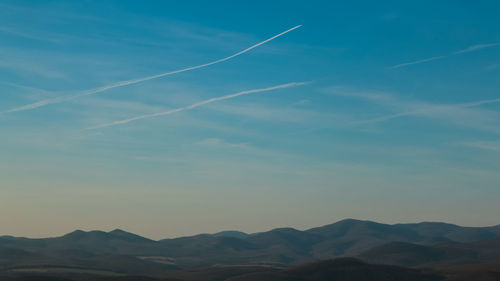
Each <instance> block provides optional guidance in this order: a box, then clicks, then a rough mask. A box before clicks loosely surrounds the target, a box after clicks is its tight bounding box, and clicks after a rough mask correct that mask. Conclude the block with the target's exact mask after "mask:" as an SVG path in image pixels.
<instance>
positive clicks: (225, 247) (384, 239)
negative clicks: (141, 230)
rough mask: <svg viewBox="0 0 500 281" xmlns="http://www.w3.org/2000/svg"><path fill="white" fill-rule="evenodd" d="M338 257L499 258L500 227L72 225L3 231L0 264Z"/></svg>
mask: <svg viewBox="0 0 500 281" xmlns="http://www.w3.org/2000/svg"><path fill="white" fill-rule="evenodd" d="M337 257H357V258H360V259H362V260H365V261H369V262H377V263H387V264H396V265H404V266H424V265H432V264H439V263H450V262H453V263H461V262H463V263H469V262H476V261H477V262H487V261H496V260H500V226H492V227H462V226H458V225H453V224H446V223H437V222H423V223H412V224H392V225H389V224H382V223H377V222H372V221H361V220H354V219H346V220H342V221H339V222H336V223H333V224H329V225H325V226H322V227H317V228H312V229H308V230H304V231H301V230H296V229H293V228H278V229H273V230H271V231H267V232H261V233H255V234H246V233H243V232H238V231H225V232H220V233H216V234H200V235H195V236H189V237H180V238H174V239H163V240H158V241H155V240H151V239H147V238H144V237H141V236H138V235H136V234H132V233H129V232H126V231H123V230H114V231H111V232H103V231H89V232H85V231H81V230H77V231H74V232H71V233H69V234H66V235H64V236H61V237H55V238H42V239H28V238H18V237H12V236H2V237H0V269H2V268H3V269H6V268H12V267H29V266H55V265H57V266H76V267H85V268H87V267H90V268H93V267H96V268H105V269H107V270H111V271H116V272H125V273H143V272H149V273H151V272H161V271H163V270H169V269H175V268H200V267H207V266H214V265H242V264H247V265H248V264H252V265H266V266H278V267H279V266H289V265H296V264H302V263H305V262H311V261H317V260H325V259H331V258H337ZM97 265H98V266H97ZM131 265H134V266H131Z"/></svg>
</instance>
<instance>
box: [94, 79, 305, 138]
mask: <svg viewBox="0 0 500 281" xmlns="http://www.w3.org/2000/svg"><path fill="white" fill-rule="evenodd" d="M305 84H308V82H292V83H287V84H282V85H278V86H273V87H268V88H261V89H254V90H247V91H242V92H238V93H235V94H230V95H226V96H221V97H217V98H211V99H208V100H204V101H201V102H197V103H193V104H191V105H188V106H184V107H180V108H176V109H171V110H168V111H164V112H158V113H152V114H146V115H141V116H137V117H133V118H129V119H124V120H120V121H114V122H111V123H106V124H102V125H98V126H94V127H89V128H86V130H95V129H100V128H105V127H111V126H116V125H121V124H126V123H130V122H132V121H136V120H140V119H146V118H152V117H158V116H163V115H170V114H173V113H177V112H181V111H185V110H190V109H193V108H196V107H199V106H202V105H205V104H209V103H212V102H216V101H221V100H227V99H232V98H235V97H238V96H243V95H249V94H254V93H261V92H267V91H272V90H278V89H284V88H290V87H295V86H301V85H305Z"/></svg>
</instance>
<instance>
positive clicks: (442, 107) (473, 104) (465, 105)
mask: <svg viewBox="0 0 500 281" xmlns="http://www.w3.org/2000/svg"><path fill="white" fill-rule="evenodd" d="M491 103H500V99H490V100H480V101H473V102H467V103H457V104H445V105H437V106H431V107H429V106H428V107H424V108H421V109H417V110H412V111H407V112H401V113H395V114H391V115H387V116H382V117H377V118H373V119H369V120H364V121H359V122H357V123H359V124H364V123H379V122H384V121H387V120H391V119H395V118H399V117H405V116H411V115H419V114H422V113H428V112H436V111H441V110H448V109H453V108H470V107H476V106H480V105H483V104H491Z"/></svg>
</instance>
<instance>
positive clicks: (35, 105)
mask: <svg viewBox="0 0 500 281" xmlns="http://www.w3.org/2000/svg"><path fill="white" fill-rule="evenodd" d="M301 26H302V25H297V26H294V27H292V28H290V29H288V30H285V31H283V32H281V33H279V34H277V35H274V36H273V37H270V38H268V39H266V40H264V41H262V42H259V43H257V44H255V45H252V46H250V47H248V48H246V49H244V50H242V51H240V52H237V53H235V54H233V55H230V56H228V57H225V58H222V59H218V60H215V61H212V62H209V63H205V64H200V65H196V66H191V67H187V68H183V69H179V70H174V71H169V72H165V73H160V74H156V75H152V76H147V77H143V78H138V79H131V80H125V81H120V82H117V83H113V84H109V85H106V86H102V87H99V88H95V89H90V90H85V91H82V92H80V93H77V94H74V95H71V96H65V97H59V98H54V99H46V100H42V101H38V102H35V103H32V104H28V105H25V106H21V107H16V108H13V109H10V110H7V111H5V112H4V113H12V112H18V111H24V110H31V109H35V108H39V107H42V106H47V105H50V104H55V103H61V102H66V101H70V100H73V99H76V98H79V97H84V96H89V95H94V94H97V93H101V92H104V91H107V90H109V89H113V88H118V87H123V86H127V85H132V84H137V83H141V82H145V81H149V80H153V79H157V78H161V77H165V76H169V75H173V74H177V73H181V72H186V71H191V70H195V69H199V68H204V67H207V66H211V65H214V64H218V63H221V62H225V61H228V60H230V59H232V58H235V57H237V56H240V55H242V54H244V53H247V52H249V51H250V50H252V49H255V48H257V47H259V46H261V45H263V44H266V43H267V42H269V41H272V40H274V39H276V38H278V37H280V36H283V35H285V34H286V33H288V32H291V31H293V30H295V29H297V28H299V27H301Z"/></svg>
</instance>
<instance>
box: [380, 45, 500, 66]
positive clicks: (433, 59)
mask: <svg viewBox="0 0 500 281" xmlns="http://www.w3.org/2000/svg"><path fill="white" fill-rule="evenodd" d="M496 46H500V42H497V43H491V44H479V45H473V46H470V47H467V48H465V49H462V50H458V51H455V52H453V53H451V54H448V55H442V56H435V57H430V58H426V59H421V60H416V61H411V62H406V63H401V64H396V65H393V66H391V67H389V69H396V68H401V67H406V66H410V65H415V64H421V63H426V62H430V61H435V60H440V59H445V58H449V57H452V56H456V55H460V54H465V53H470V52H475V51H479V50H482V49H485V48H491V47H496Z"/></svg>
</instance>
